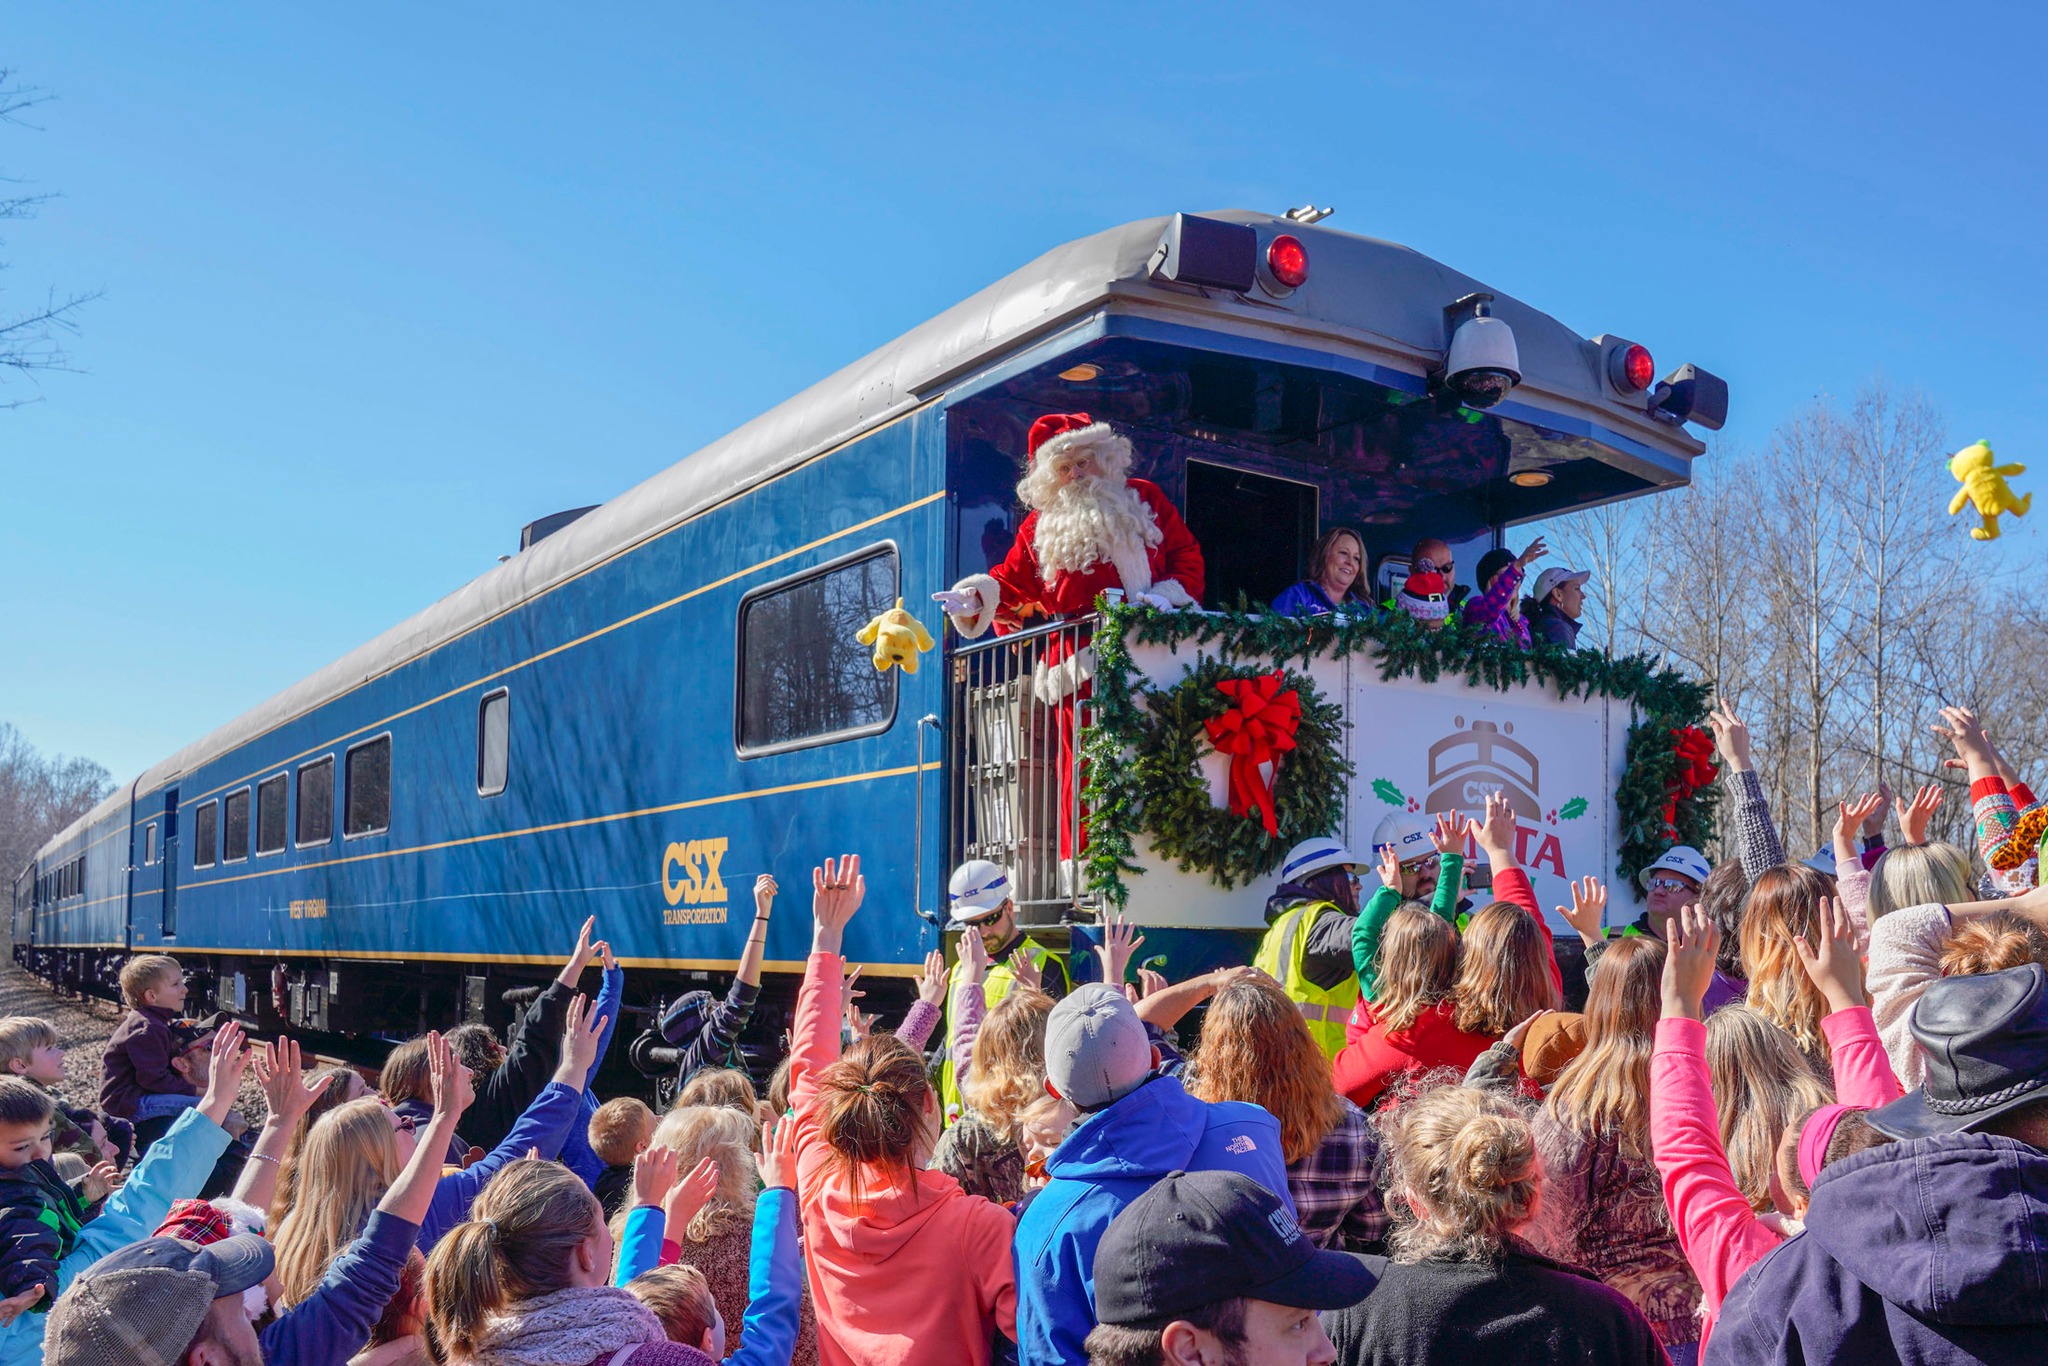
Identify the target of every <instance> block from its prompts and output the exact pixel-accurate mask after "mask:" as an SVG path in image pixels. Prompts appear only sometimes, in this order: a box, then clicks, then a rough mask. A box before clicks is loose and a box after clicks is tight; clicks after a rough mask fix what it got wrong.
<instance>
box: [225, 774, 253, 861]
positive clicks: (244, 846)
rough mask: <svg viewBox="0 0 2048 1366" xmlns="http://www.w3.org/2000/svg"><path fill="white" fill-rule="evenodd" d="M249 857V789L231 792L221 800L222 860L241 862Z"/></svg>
mask: <svg viewBox="0 0 2048 1366" xmlns="http://www.w3.org/2000/svg"><path fill="white" fill-rule="evenodd" d="M248 857H249V789H248V788H246V787H245V788H243V789H242V790H241V791H240V792H230V793H228V795H227V796H225V797H223V798H221V801H220V861H221V862H222V863H240V862H241V861H242V860H244V859H246V858H248Z"/></svg>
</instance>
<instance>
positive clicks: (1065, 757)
mask: <svg viewBox="0 0 2048 1366" xmlns="http://www.w3.org/2000/svg"><path fill="white" fill-rule="evenodd" d="M1026 448H1027V451H1028V467H1027V469H1026V472H1025V476H1024V480H1023V482H1021V483H1020V484H1018V486H1017V493H1018V496H1019V497H1020V498H1021V499H1022V500H1023V501H1024V503H1025V505H1026V506H1027V507H1029V508H1030V509H1031V512H1030V513H1029V514H1028V515H1026V517H1025V518H1024V524H1023V525H1022V526H1021V527H1019V528H1018V529H1017V539H1016V541H1015V542H1013V543H1012V544H1011V546H1010V553H1009V554H1008V555H1006V556H1004V557H1003V562H1002V563H1001V564H999V565H996V566H995V567H994V568H993V569H991V570H990V571H989V572H988V573H986V574H970V575H968V576H967V577H966V578H964V579H962V580H961V581H960V582H959V583H957V584H955V585H954V586H953V588H952V590H951V591H950V592H946V593H939V594H935V595H934V596H935V597H936V598H937V599H938V600H939V601H940V602H941V603H943V604H944V605H945V607H946V611H947V615H948V616H950V617H951V618H952V621H953V624H954V626H955V627H957V628H958V629H959V631H960V633H961V634H962V635H965V636H969V637H974V636H980V635H982V634H984V633H985V632H986V631H987V630H988V629H989V628H990V627H991V626H993V627H994V628H995V630H996V633H997V634H998V635H1003V634H1007V633H1009V632H1011V631H1015V630H1018V629H1021V628H1022V627H1024V626H1026V625H1029V624H1031V622H1032V619H1034V618H1056V617H1063V616H1071V615H1076V614H1080V613H1086V612H1090V611H1093V610H1094V607H1095V600H1096V598H1097V597H1098V596H1099V595H1101V593H1102V592H1103V591H1104V590H1105V589H1111V588H1117V589H1122V590H1123V593H1124V597H1125V598H1126V600H1128V601H1132V602H1139V603H1145V604H1149V605H1151V606H1153V607H1157V608H1162V609H1173V608H1188V607H1195V606H1197V605H1198V604H1199V601H1200V599H1201V596H1202V587H1203V566H1202V548H1201V546H1200V545H1199V544H1197V543H1196V541H1195V537H1194V533H1193V532H1191V531H1189V530H1188V525H1187V523H1186V522H1184V521H1182V520H1181V515H1180V513H1179V512H1178V511H1177V510H1175V508H1174V506H1173V504H1172V503H1171V502H1170V501H1169V500H1168V499H1167V497H1166V495H1165V494H1164V493H1163V492H1161V491H1160V489H1159V486H1158V485H1157V484H1154V483H1152V482H1151V481H1150V480H1147V479H1132V478H1130V477H1129V471H1130V467H1131V443H1130V441H1129V440H1128V439H1126V438H1125V437H1123V436H1121V435H1119V434H1118V433H1117V432H1116V431H1115V430H1114V429H1112V428H1111V427H1110V426H1109V424H1108V423H1106V422H1097V421H1095V420H1094V419H1092V418H1091V417H1089V416H1088V414H1086V413H1052V414H1048V415H1046V416H1045V417H1041V418H1039V419H1038V421H1036V422H1034V423H1032V424H1031V433H1030V435H1029V437H1027V438H1026ZM1085 458H1092V459H1093V460H1094V463H1095V466H1096V469H1097V471H1099V474H1098V476H1097V477H1094V478H1086V477H1084V478H1079V479H1075V480H1073V481H1071V482H1068V481H1066V480H1064V479H1063V478H1062V474H1063V471H1064V470H1065V469H1066V468H1067V467H1070V466H1072V465H1073V464H1074V463H1075V462H1077V461H1079V460H1082V459H1085ZM1093 672H1094V659H1093V653H1092V652H1091V651H1089V650H1087V649H1085V648H1083V649H1080V650H1075V649H1074V648H1073V647H1072V644H1071V642H1070V641H1069V640H1068V639H1067V638H1066V637H1065V636H1059V635H1056V636H1054V637H1053V639H1052V640H1050V641H1048V642H1047V648H1046V652H1045V655H1044V656H1043V658H1042V659H1041V661H1040V664H1039V666H1038V674H1037V677H1036V678H1035V679H1034V683H1033V687H1034V691H1035V692H1036V694H1037V696H1038V699H1039V700H1040V701H1041V702H1043V703H1045V704H1046V705H1048V706H1054V707H1056V709H1057V716H1058V725H1059V734H1060V789H1061V792H1062V795H1063V797H1065V798H1066V800H1062V802H1061V803H1060V853H1061V856H1062V857H1069V856H1071V855H1072V854H1073V852H1074V851H1075V850H1076V849H1077V848H1078V847H1079V846H1080V845H1081V844H1082V843H1084V841H1083V840H1080V839H1078V838H1076V835H1077V833H1078V832H1075V831H1073V830H1072V829H1070V825H1071V816H1072V807H1073V802H1072V800H1071V793H1072V792H1073V790H1074V788H1073V784H1074V782H1075V781H1076V775H1075V772H1074V762H1073V723H1074V718H1073V712H1074V706H1073V705H1059V704H1061V703H1063V702H1065V701H1066V700H1067V699H1068V698H1076V699H1077V700H1078V699H1083V698H1085V697H1086V696H1087V687H1088V679H1089V677H1090V676H1091V675H1092V674H1093Z"/></svg>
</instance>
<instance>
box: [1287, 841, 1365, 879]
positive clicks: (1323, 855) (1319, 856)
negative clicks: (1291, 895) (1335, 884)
mask: <svg viewBox="0 0 2048 1366" xmlns="http://www.w3.org/2000/svg"><path fill="white" fill-rule="evenodd" d="M1357 862H1358V856H1357V855H1356V854H1353V853H1352V852H1351V851H1350V850H1349V849H1346V848H1345V847H1344V846H1343V845H1342V844H1341V843H1339V842H1338V841H1336V840H1334V839H1330V838H1329V837H1327V836H1324V837H1323V838H1320V839H1312V840H1303V841H1302V842H1301V843H1300V844H1297V845H1295V846H1294V847H1293V848H1292V849H1289V850H1288V851H1287V857H1286V858H1285V859H1283V860H1282V861H1281V864H1280V880H1281V881H1282V882H1298V881H1300V880H1301V879H1302V878H1305V877H1314V876H1315V875H1316V874H1317V873H1320V872H1323V871H1324V870H1326V869H1330V868H1347V867H1350V866H1352V865H1354V864H1356V863H1357Z"/></svg>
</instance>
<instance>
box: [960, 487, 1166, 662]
mask: <svg viewBox="0 0 2048 1366" xmlns="http://www.w3.org/2000/svg"><path fill="white" fill-rule="evenodd" d="M1129 482H1130V486H1131V487H1132V488H1134V489H1136V490H1137V491H1138V496H1139V497H1140V498H1142V499H1144V500H1145V506H1147V507H1149V508H1151V509H1152V516H1153V519H1154V520H1155V521H1157V522H1158V523H1159V544H1158V545H1155V546H1151V547H1149V548H1148V549H1147V551H1146V559H1147V560H1148V561H1149V562H1150V564H1151V566H1152V582H1154V583H1155V584H1156V583H1158V582H1159V581H1160V580H1162V579H1173V580H1175V581H1176V582H1178V583H1179V584H1180V586H1181V587H1182V588H1185V589H1186V590H1187V593H1188V596H1189V597H1191V598H1193V599H1194V600H1195V601H1197V602H1200V601H1201V600H1202V587H1203V579H1204V573H1205V571H1204V569H1203V566H1202V547H1201V546H1200V545H1199V544H1197V543H1196V541H1195V534H1194V533H1193V532H1192V531H1189V530H1188V524H1187V523H1186V522H1184V521H1182V520H1181V516H1180V513H1179V512H1177V511H1175V510H1174V506H1173V503H1172V502H1171V501H1170V500H1169V499H1168V498H1167V496H1166V495H1165V494H1164V493H1163V492H1161V491H1160V488H1159V485H1157V484H1155V483H1153V482H1152V481H1151V480H1149V479H1133V480H1130V481H1129ZM989 575H990V576H991V577H992V578H994V579H995V581H996V582H997V583H998V584H1000V585H1001V586H1002V590H1003V605H1002V610H1001V612H1000V613H999V614H998V616H997V618H996V629H997V631H998V632H1002V631H1014V630H1017V629H1019V628H1020V627H1023V626H1028V625H1030V624H1032V623H1031V621H1030V618H1032V617H1033V616H1064V615H1066V614H1068V613H1071V612H1088V611H1092V610H1094V607H1095V598H1096V595H1097V594H1099V593H1101V592H1102V590H1103V589H1105V588H1125V587H1128V585H1126V584H1125V583H1124V581H1123V577H1122V576H1121V575H1120V574H1118V573H1117V572H1116V566H1115V565H1113V564H1111V563H1110V562H1109V561H1107V560H1102V561H1099V562H1097V563H1095V564H1092V565H1090V566H1089V567H1088V568H1087V569H1085V570H1082V571H1081V572H1079V573H1061V574H1055V575H1053V577H1052V579H1051V581H1050V582H1048V581H1047V580H1046V579H1045V577H1044V576H1043V575H1042V574H1041V573H1040V572H1039V569H1038V513H1037V512H1036V511H1033V512H1032V513H1031V514H1030V515H1028V516H1027V517H1025V519H1024V525H1022V526H1020V527H1018V528H1017V539H1016V540H1015V541H1013V542H1012V543H1011V544H1010V553H1009V554H1008V555H1006V556H1005V557H1004V558H1003V562H1002V563H1001V564H999V565H997V566H996V567H995V568H993V569H991V570H989Z"/></svg>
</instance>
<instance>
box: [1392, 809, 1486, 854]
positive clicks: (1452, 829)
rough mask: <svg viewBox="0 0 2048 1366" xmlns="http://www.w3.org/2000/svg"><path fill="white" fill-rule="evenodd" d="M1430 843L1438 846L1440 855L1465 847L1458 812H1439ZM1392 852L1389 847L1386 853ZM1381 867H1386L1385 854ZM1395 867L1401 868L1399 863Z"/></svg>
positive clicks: (1430, 833) (1437, 849) (1452, 852)
mask: <svg viewBox="0 0 2048 1366" xmlns="http://www.w3.org/2000/svg"><path fill="white" fill-rule="evenodd" d="M1429 842H1430V843H1431V844H1434V845H1435V846H1436V851H1437V853H1439V854H1455V853H1457V852H1458V851H1460V850H1461V849H1463V848H1464V847H1465V835H1464V832H1463V831H1462V830H1460V829H1459V828H1458V816H1457V813H1456V812H1453V811H1439V812H1437V816H1436V828H1435V829H1433V830H1431V831H1430V832H1429ZM1392 852H1393V850H1392V848H1391V847H1389V848H1388V849H1387V850H1386V851H1385V853H1392ZM1381 866H1382V867H1384V866H1385V855H1384V854H1382V857H1381ZM1394 866H1395V867H1396V868H1399V867H1400V865H1399V864H1398V863H1397V864H1395V865H1394Z"/></svg>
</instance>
